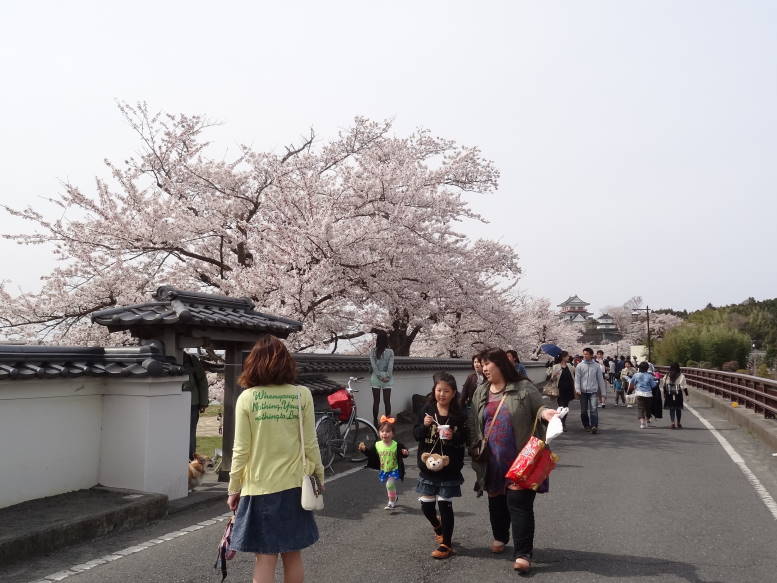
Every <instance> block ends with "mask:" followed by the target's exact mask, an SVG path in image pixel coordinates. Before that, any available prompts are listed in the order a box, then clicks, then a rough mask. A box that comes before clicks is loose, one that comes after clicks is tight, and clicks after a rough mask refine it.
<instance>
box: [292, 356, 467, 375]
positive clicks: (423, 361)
mask: <svg viewBox="0 0 777 583" xmlns="http://www.w3.org/2000/svg"><path fill="white" fill-rule="evenodd" d="M294 359H295V360H296V361H297V368H298V370H299V371H300V372H319V371H320V372H336V371H348V370H355V371H369V370H370V357H369V356H360V355H344V354H315V353H304V352H298V353H295V354H294ZM470 368H472V362H471V361H470V360H469V359H468V358H425V357H415V356H395V357H394V370H428V371H439V370H462V369H470Z"/></svg>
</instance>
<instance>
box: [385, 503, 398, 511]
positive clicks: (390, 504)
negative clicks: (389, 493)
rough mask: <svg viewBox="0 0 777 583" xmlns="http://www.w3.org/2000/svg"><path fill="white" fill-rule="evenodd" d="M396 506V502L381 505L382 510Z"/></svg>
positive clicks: (392, 508)
mask: <svg viewBox="0 0 777 583" xmlns="http://www.w3.org/2000/svg"><path fill="white" fill-rule="evenodd" d="M396 507H397V503H396V502H389V503H388V504H386V505H385V506H384V507H383V510H394V508H396Z"/></svg>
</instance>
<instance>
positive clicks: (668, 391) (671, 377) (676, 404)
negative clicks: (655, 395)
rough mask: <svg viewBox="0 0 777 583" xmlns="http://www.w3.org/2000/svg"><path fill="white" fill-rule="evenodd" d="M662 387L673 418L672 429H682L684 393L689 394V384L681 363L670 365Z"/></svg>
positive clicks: (666, 404) (666, 405) (662, 381)
mask: <svg viewBox="0 0 777 583" xmlns="http://www.w3.org/2000/svg"><path fill="white" fill-rule="evenodd" d="M661 388H662V389H663V391H664V407H666V408H667V409H669V417H670V418H671V420H672V429H682V428H683V424H682V418H683V393H685V396H686V397H687V396H688V386H687V385H686V383H685V376H684V375H683V373H682V372H681V371H680V365H679V364H677V363H676V362H674V363H672V364H671V365H670V367H669V374H668V375H665V376H664V377H663V378H662V379H661Z"/></svg>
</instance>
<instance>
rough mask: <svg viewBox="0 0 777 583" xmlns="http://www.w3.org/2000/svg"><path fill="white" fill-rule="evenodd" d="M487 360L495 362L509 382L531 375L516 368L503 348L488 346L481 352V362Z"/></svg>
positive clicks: (527, 378) (515, 381)
mask: <svg viewBox="0 0 777 583" xmlns="http://www.w3.org/2000/svg"><path fill="white" fill-rule="evenodd" d="M485 360H487V361H489V362H493V363H494V364H495V365H496V366H497V368H498V369H499V372H501V373H502V376H503V377H504V379H505V382H507V383H517V382H518V381H522V380H524V379H525V380H529V377H527V376H526V375H525V374H520V373H519V372H518V371H517V370H516V369H515V367H514V366H513V364H512V363H511V362H510V360H509V359H508V358H507V353H506V352H505V351H504V350H502V349H501V348H486V349H485V350H484V351H483V352H481V353H480V362H483V361H485Z"/></svg>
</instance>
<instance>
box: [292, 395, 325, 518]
mask: <svg viewBox="0 0 777 583" xmlns="http://www.w3.org/2000/svg"><path fill="white" fill-rule="evenodd" d="M297 410H298V411H299V443H300V449H301V451H302V508H304V509H305V510H323V509H324V492H323V490H322V489H321V482H319V480H318V478H317V477H316V475H315V474H308V473H306V471H305V468H306V466H307V461H306V458H305V431H304V429H303V428H302V394H301V393H300V392H299V391H297Z"/></svg>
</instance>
